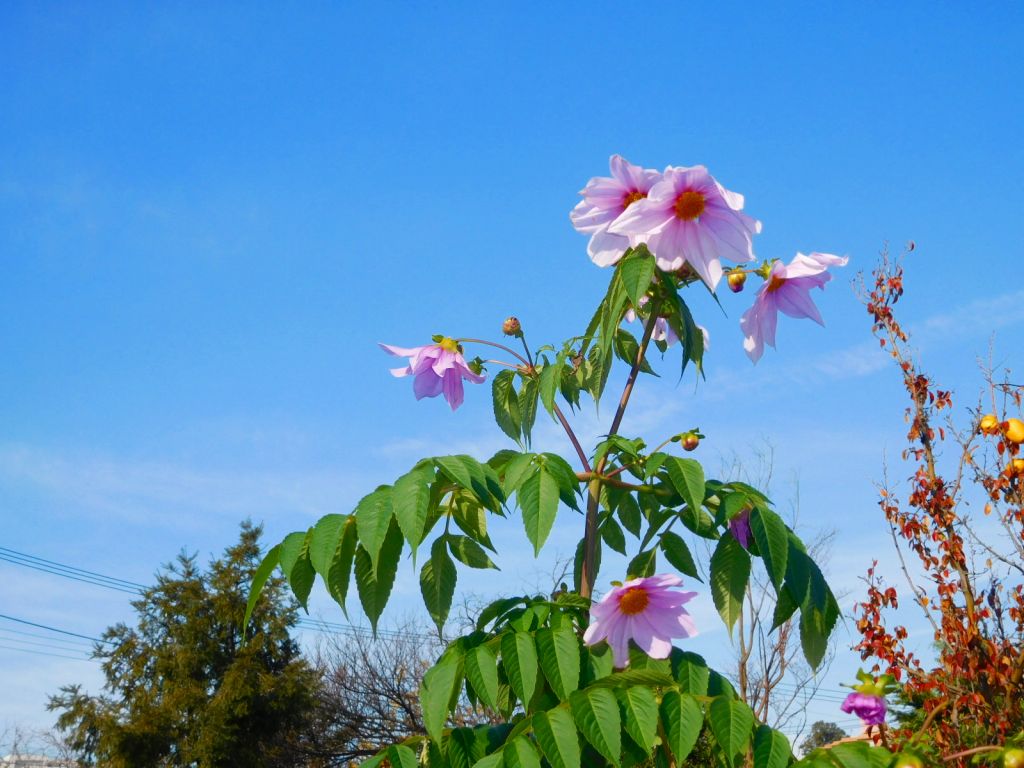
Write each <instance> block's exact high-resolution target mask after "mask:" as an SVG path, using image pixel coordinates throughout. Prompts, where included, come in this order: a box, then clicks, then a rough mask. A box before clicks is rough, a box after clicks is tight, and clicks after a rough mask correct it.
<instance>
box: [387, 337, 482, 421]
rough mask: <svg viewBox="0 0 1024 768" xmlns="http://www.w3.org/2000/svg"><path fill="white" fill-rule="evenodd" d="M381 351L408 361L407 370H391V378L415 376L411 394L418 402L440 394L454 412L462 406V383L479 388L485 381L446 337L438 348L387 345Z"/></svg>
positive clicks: (429, 345)
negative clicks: (475, 385)
mask: <svg viewBox="0 0 1024 768" xmlns="http://www.w3.org/2000/svg"><path fill="white" fill-rule="evenodd" d="M380 347H381V349H383V350H384V351H385V352H387V353H388V354H389V355H395V356H396V357H408V358H409V364H408V365H407V366H405V367H404V368H392V369H391V375H392V376H415V377H416V378H415V380H414V381H413V384H412V391H413V393H414V394H415V395H416V399H417V400H421V399H423V398H424V397H437V396H438V395H440V394H443V395H444V399H445V400H447V401H448V405H450V406H451V407H452V410H453V411H454V410H455V409H456V408H458V407H459V406H460V405H462V398H463V392H462V380H463V379H468V380H469V381H471V382H473V383H474V384H481V383H483V381H484V379H485V378H486V377H485V376H480V375H479V374H476V373H473V371H472V370H470V367H469V366H468V365H467V364H466V360H465V358H463V356H462V351H461V350H460V349H459V345H458V343H457V342H456V341H455V340H454V339H449V338H447V337H446V338H444V339H442V340H441V342H440V343H439V344H427V345H426V346H423V347H409V348H406V347H393V346H391V345H390V344H381V345H380Z"/></svg>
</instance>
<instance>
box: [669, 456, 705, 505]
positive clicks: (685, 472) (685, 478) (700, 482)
mask: <svg viewBox="0 0 1024 768" xmlns="http://www.w3.org/2000/svg"><path fill="white" fill-rule="evenodd" d="M665 469H666V471H667V472H668V477H669V480H671V481H672V485H673V486H675V489H676V493H678V494H679V495H680V496H682V497H683V501H685V502H686V504H687V506H689V507H690V509H693V510H698V509H700V508H701V505H702V504H703V503H704V468H703V467H702V466H701V465H700V462H698V461H695V460H694V459H681V458H679V457H677V456H673V457H671V458H670V459H669V460H668V461H666V462H665Z"/></svg>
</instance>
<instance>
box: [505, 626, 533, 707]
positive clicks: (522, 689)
mask: <svg viewBox="0 0 1024 768" xmlns="http://www.w3.org/2000/svg"><path fill="white" fill-rule="evenodd" d="M501 659H502V664H503V666H504V667H505V674H507V675H508V680H509V683H510V684H511V685H512V690H513V692H514V693H515V694H516V696H518V697H519V700H520V701H521V702H523V706H524V707H526V706H527V705H528V704H529V703H530V699H532V698H533V694H534V693H536V692H537V675H538V672H539V667H538V660H537V648H536V646H535V645H534V641H533V635H531V634H530V633H529V632H506V633H505V634H504V635H502V637H501Z"/></svg>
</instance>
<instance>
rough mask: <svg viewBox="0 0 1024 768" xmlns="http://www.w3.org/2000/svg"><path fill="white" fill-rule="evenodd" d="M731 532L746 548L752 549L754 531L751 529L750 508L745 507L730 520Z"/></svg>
mask: <svg viewBox="0 0 1024 768" xmlns="http://www.w3.org/2000/svg"><path fill="white" fill-rule="evenodd" d="M729 533H731V534H732V537H733V538H734V539H736V541H738V542H739V543H740V546H741V547H743V548H744V549H750V539H751V538H753V536H754V534H753V531H751V530H750V510H749V509H744V510H743V511H742V512H740V513H739V514H738V515H736V517H734V518H733V519H732V520H730V521H729Z"/></svg>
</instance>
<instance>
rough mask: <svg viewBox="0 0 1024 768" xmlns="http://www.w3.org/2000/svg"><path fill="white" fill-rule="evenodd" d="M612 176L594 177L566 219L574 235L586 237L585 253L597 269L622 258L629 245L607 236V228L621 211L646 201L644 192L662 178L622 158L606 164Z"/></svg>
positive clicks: (610, 235) (621, 237)
mask: <svg viewBox="0 0 1024 768" xmlns="http://www.w3.org/2000/svg"><path fill="white" fill-rule="evenodd" d="M608 165H609V167H610V168H611V172H612V175H611V176H595V177H594V178H592V179H591V180H590V181H588V182H587V186H585V187H584V188H583V189H581V190H580V194H581V195H583V199H582V200H581V201H580V202H579V203H578V204H577V206H576V207H575V208H573V209H572V212H571V213H570V214H569V218H570V219H571V220H572V225H573V226H574V227H576V231H577V232H583V233H586V234H589V235H590V236H591V237H590V243H589V244H588V245H587V253H588V254H589V255H590V258H591V260H592V261H593V262H594V263H595V264H597V265H598V266H599V267H608V266H611V265H612V264H614V263H615V262H617V261H618V260H619V259H621V258H622V254H623V253H625V251H626V249H627V248H628V247H629V246H630V245H634V244H635V243H633V242H631V241H630V239H629V238H628V237H624V236H623V235H613V234H611V233H609V232H608V225H609V224H611V223H612V222H613V221H615V220H616V219H617V218H618V217H619V216H620V215H621V214H622V212H623V211H625V210H626V209H627V208H629V206H631V205H632V204H633V203H635V202H636V201H637V200H643V199H644V198H645V197H647V192H648V191H649V190H650V189H651V187H653V186H654V184H655V183H656V182H657V181H658V179H660V178H661V174H660V173H658V172H657V171H652V170H649V169H647V168H641V167H640V166H639V165H633V164H632V163H629V162H627V161H626V160H625V158H623V157H622V156H621V155H612V156H611V159H610V160H609V161H608Z"/></svg>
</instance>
